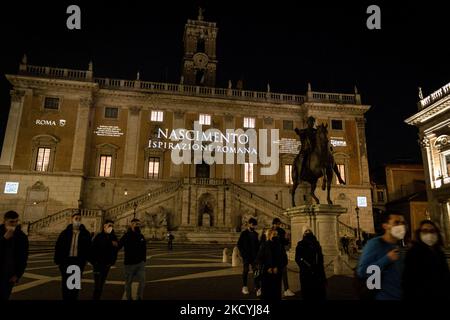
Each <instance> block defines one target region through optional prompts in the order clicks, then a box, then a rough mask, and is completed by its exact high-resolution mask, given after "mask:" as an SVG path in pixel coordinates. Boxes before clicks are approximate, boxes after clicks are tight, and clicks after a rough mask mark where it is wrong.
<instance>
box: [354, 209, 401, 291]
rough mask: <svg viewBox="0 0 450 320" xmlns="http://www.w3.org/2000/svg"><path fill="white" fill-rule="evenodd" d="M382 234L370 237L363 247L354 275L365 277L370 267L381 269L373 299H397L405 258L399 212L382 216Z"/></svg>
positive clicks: (367, 275) (386, 213)
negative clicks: (379, 286) (378, 286)
mask: <svg viewBox="0 0 450 320" xmlns="http://www.w3.org/2000/svg"><path fill="white" fill-rule="evenodd" d="M382 228H383V229H384V234H383V235H381V236H378V237H375V238H372V239H371V240H369V241H368V242H367V244H366V246H365V247H364V249H363V252H362V254H361V257H360V259H359V262H358V266H357V276H358V277H359V278H360V279H363V280H364V279H367V278H368V277H369V276H370V275H371V274H372V273H368V272H367V270H368V267H369V266H377V267H379V269H380V271H381V279H380V280H381V289H378V290H375V289H374V290H371V291H373V298H372V299H375V300H400V299H401V298H402V286H401V279H402V272H403V261H404V256H405V254H404V250H403V249H402V247H403V245H402V244H403V239H404V237H405V234H406V225H405V218H404V217H403V215H402V214H401V213H398V212H385V213H383V215H382Z"/></svg>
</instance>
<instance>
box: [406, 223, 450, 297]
mask: <svg viewBox="0 0 450 320" xmlns="http://www.w3.org/2000/svg"><path fill="white" fill-rule="evenodd" d="M442 246H443V241H442V236H441V233H440V231H439V228H438V227H437V225H436V224H435V223H434V222H432V221H430V220H424V221H422V222H421V223H420V226H419V228H418V229H417V230H416V234H415V241H414V242H413V244H412V246H411V248H410V249H409V251H408V252H407V254H406V257H405V267H404V271H403V281H402V285H403V298H404V299H406V300H449V299H450V273H449V268H448V264H447V260H446V257H445V254H444V252H443V250H442Z"/></svg>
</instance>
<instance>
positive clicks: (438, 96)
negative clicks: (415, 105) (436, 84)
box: [419, 83, 450, 109]
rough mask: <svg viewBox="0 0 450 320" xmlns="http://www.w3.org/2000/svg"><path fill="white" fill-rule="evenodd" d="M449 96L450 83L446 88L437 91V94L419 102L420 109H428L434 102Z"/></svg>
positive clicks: (434, 93)
mask: <svg viewBox="0 0 450 320" xmlns="http://www.w3.org/2000/svg"><path fill="white" fill-rule="evenodd" d="M448 94H450V83H447V84H446V85H445V86H443V87H442V88H440V89H439V90H436V91H435V92H433V93H432V94H430V95H429V96H427V97H425V98H423V99H422V100H420V101H419V109H423V108H425V107H428V106H429V105H430V104H432V103H433V102H435V101H437V100H439V99H441V98H443V97H445V96H447V95H448Z"/></svg>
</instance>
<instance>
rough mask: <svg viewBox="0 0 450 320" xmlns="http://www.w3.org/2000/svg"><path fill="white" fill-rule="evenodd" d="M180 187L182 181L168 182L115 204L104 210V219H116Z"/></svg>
mask: <svg viewBox="0 0 450 320" xmlns="http://www.w3.org/2000/svg"><path fill="white" fill-rule="evenodd" d="M181 185H182V180H177V181H175V182H170V183H168V184H166V185H164V186H162V187H160V188H157V189H154V190H150V191H148V192H146V193H145V194H143V195H140V196H137V197H135V198H133V199H130V200H128V201H126V202H123V203H120V204H117V205H115V206H113V207H110V208H108V209H107V210H106V212H105V213H106V217H108V219H114V218H115V217H117V216H118V215H120V214H121V213H124V212H125V211H128V210H132V209H134V207H135V206H136V207H137V206H139V205H142V204H143V203H146V202H148V201H151V200H153V199H155V198H156V197H158V196H160V195H162V194H169V193H172V192H174V191H176V190H178V188H179V187H180V186H181Z"/></svg>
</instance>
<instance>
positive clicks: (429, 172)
mask: <svg viewBox="0 0 450 320" xmlns="http://www.w3.org/2000/svg"><path fill="white" fill-rule="evenodd" d="M418 142H419V144H420V150H421V152H422V159H423V165H424V168H423V170H424V173H425V185H426V188H427V200H428V210H429V213H430V216H431V217H432V218H433V220H434V219H436V218H437V217H439V206H438V205H436V204H435V201H434V195H433V192H432V188H433V187H434V181H433V177H434V174H433V160H432V156H431V147H430V139H429V138H428V137H426V136H425V135H424V134H423V133H419V141H418Z"/></svg>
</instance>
